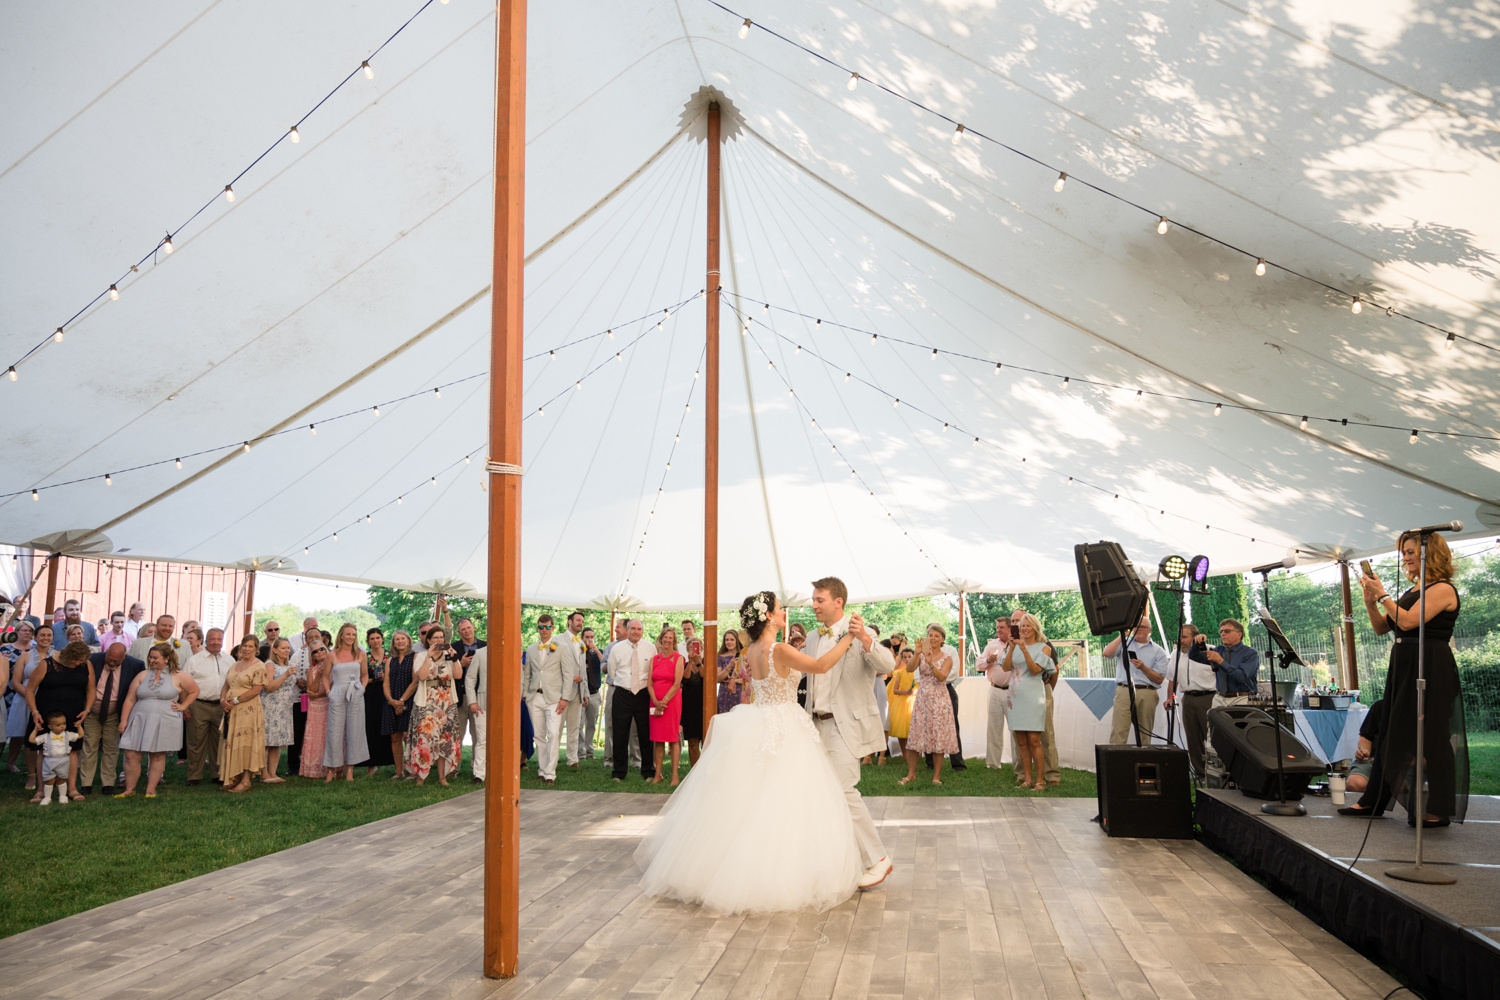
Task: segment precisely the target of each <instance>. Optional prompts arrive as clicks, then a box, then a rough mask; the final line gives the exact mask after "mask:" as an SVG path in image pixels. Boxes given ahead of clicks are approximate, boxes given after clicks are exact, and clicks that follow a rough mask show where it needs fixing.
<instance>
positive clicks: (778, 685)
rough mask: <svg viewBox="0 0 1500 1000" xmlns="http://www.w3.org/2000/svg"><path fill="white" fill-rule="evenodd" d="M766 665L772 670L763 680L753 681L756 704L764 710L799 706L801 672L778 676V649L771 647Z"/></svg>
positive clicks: (795, 671) (789, 671)
mask: <svg viewBox="0 0 1500 1000" xmlns="http://www.w3.org/2000/svg"><path fill="white" fill-rule="evenodd" d="M766 665H767V666H768V667H769V668H770V670H769V671H768V672H767V674H766V676H765V678H764V679H762V680H754V679H752V680H751V682H750V683H751V684H752V685H754V687H755V703H756V704H757V705H760V706H761V707H762V708H770V707H772V706H773V705H785V704H788V703H790V704H793V705H795V704H797V685H798V684H799V683H801V681H802V672H801V671H800V670H788V671H787V673H786V676H785V677H778V676H777V675H776V647H775V646H772V647H771V653H770V656H769V657H768V659H767V662H766Z"/></svg>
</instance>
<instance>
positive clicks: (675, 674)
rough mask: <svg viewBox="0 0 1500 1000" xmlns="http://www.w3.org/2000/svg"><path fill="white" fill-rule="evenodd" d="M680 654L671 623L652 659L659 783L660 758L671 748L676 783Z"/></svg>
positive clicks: (653, 729) (653, 723) (655, 780)
mask: <svg viewBox="0 0 1500 1000" xmlns="http://www.w3.org/2000/svg"><path fill="white" fill-rule="evenodd" d="M682 668H683V659H682V654H681V653H679V652H677V630H676V629H674V628H672V627H671V626H667V627H666V628H664V629H662V630H661V635H659V636H657V637H656V655H655V656H653V657H652V658H651V687H650V691H651V742H652V743H654V744H656V777H655V778H653V779H651V783H652V784H653V785H659V784H661V769H662V758H663V757H664V756H665V755H666V753H667V747H668V746H669V745H670V746H671V748H672V751H671V753H672V784H673V785H676V784H677V759H678V758H679V757H681V756H682V743H681V742H680V740H681V737H682Z"/></svg>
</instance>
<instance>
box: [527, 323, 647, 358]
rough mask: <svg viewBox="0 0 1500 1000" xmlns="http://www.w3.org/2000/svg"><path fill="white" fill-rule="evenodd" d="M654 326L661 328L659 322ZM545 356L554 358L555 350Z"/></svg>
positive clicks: (555, 355)
mask: <svg viewBox="0 0 1500 1000" xmlns="http://www.w3.org/2000/svg"><path fill="white" fill-rule="evenodd" d="M656 328H657V329H658V330H660V329H661V324H660V323H658V324H656ZM547 357H548V359H551V358H555V357H557V352H556V351H548V352H547Z"/></svg>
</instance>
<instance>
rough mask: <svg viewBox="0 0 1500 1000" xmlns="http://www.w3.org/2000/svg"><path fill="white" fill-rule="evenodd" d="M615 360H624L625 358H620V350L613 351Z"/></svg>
mask: <svg viewBox="0 0 1500 1000" xmlns="http://www.w3.org/2000/svg"><path fill="white" fill-rule="evenodd" d="M615 360H616V361H624V360H625V359H624V358H622V357H620V352H619V351H616V352H615Z"/></svg>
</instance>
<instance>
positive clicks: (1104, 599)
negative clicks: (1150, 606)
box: [1073, 542, 1147, 635]
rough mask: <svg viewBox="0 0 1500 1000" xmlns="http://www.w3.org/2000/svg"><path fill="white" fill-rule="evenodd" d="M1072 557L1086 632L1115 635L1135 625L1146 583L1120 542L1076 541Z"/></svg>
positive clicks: (1145, 595)
mask: <svg viewBox="0 0 1500 1000" xmlns="http://www.w3.org/2000/svg"><path fill="white" fill-rule="evenodd" d="M1073 558H1074V560H1075V561H1076V562H1077V564H1078V590H1079V593H1080V595H1081V596H1082V597H1083V613H1084V615H1085V616H1087V618H1088V621H1089V631H1090V632H1092V633H1093V634H1094V635H1111V634H1113V635H1118V634H1119V633H1120V632H1128V631H1130V630H1131V629H1133V628H1135V626H1136V623H1137V622H1139V621H1140V620H1141V615H1142V614H1143V613H1144V612H1145V610H1146V597H1147V593H1146V585H1145V584H1144V583H1142V582H1141V578H1140V577H1138V576H1136V573H1135V567H1134V566H1132V565H1130V560H1129V559H1126V558H1125V550H1124V549H1123V548H1121V547H1120V543H1119V542H1080V543H1079V544H1077V545H1075V546H1073Z"/></svg>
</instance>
